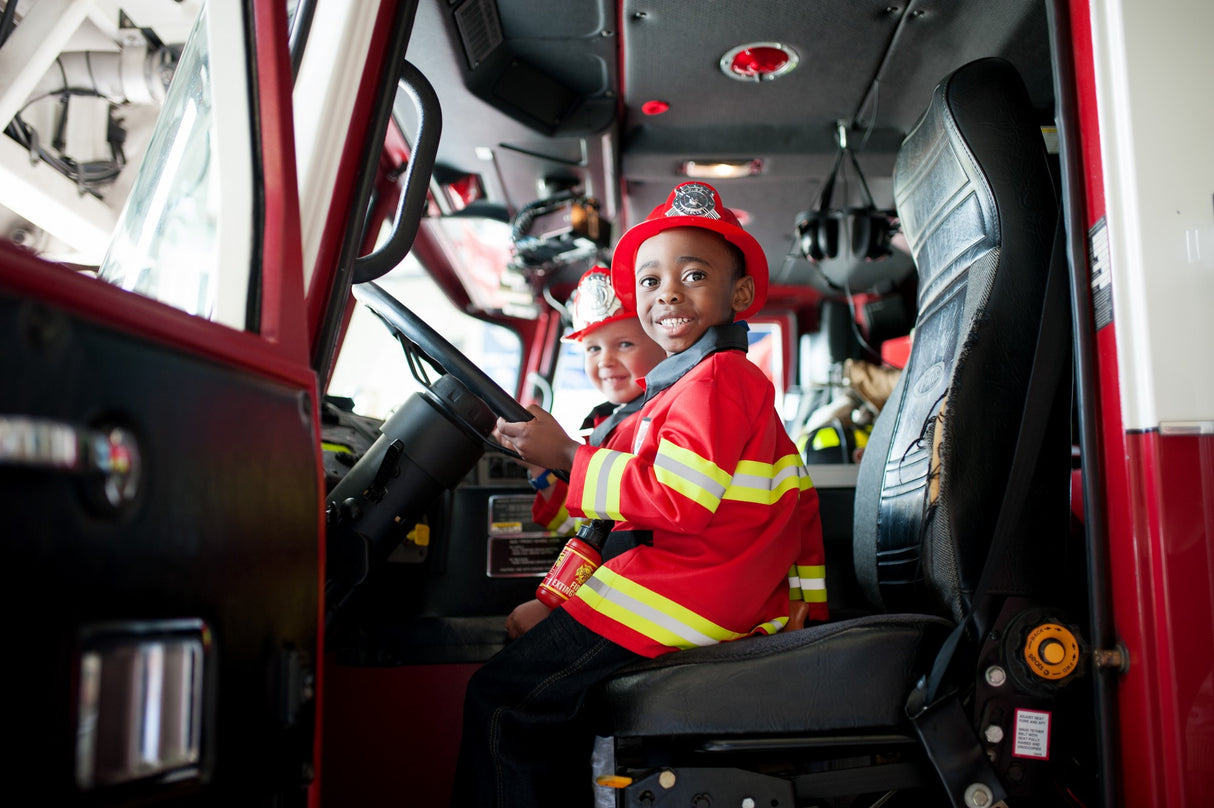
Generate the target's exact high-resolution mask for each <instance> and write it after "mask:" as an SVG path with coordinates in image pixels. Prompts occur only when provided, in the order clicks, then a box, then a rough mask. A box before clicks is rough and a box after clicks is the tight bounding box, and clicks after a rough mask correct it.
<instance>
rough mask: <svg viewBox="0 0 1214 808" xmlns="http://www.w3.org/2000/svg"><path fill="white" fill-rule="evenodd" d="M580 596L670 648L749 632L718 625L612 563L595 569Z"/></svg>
mask: <svg viewBox="0 0 1214 808" xmlns="http://www.w3.org/2000/svg"><path fill="white" fill-rule="evenodd" d="M587 589H589V590H590V591H589V592H587V591H586V590H587ZM592 593H593V594H592ZM577 597H578V598H579V599H580V600H582V601H583V602H584V603H585V604H586V605H587V606H589V607H590V608H592V609H594V610H595V611H596V612H598V613H599V614H602V615H604V616H606V617H610V618H611V619H612V620H615V621H616V622H618V623H622V624H623V625H625V626H627V627H628V628H631V629H632V630H634V631H637V632H639V633H640V634H643V635H645V636H646V637H648V638H650V639H651V640H654V641H655V642H659V643H661V644H662V645H665V646H667V647H670V648H684V649H685V648H694V647H696V646H704V645H715V644H716V643H719V642H725V641H727V640H736V639H737V638H739V637H744V636H746V635H745V634H744V633H740V632H736V631H730V630H729V629H726V628H723V627H721V626H718V625H717V624H716V623H713V622H712V621H711V620H708V619H707V618H704V617H702V616H700V615H698V614H696V613H695V612H693V611H691V610H690V609H688V608H687V607H686V606H681V605H679V604H678V603H675V602H674V601H673V600H671V599H670V598H667V597H665V596H663V595H659V594H658V593H657V592H654V591H653V590H651V589H647V588H645V587H644V586H641V585H640V584H638V583H636V582H635V581H630V580H628V579H627V578H625V577H624V576H622V575H619V574H618V573H616V572H613V571H612V570H611V569H609V568H608V567H599V568H598V569H597V570H595V573H594V575H593V576H592V577H591V578H590V580H588V581H587V582H586V583H585V584H583V586H582V587H581V589H579V590H578V594H577Z"/></svg>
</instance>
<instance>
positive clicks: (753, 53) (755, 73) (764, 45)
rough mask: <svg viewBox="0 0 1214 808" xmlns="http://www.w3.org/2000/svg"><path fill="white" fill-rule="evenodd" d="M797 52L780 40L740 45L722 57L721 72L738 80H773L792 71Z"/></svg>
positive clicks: (796, 60) (795, 64)
mask: <svg viewBox="0 0 1214 808" xmlns="http://www.w3.org/2000/svg"><path fill="white" fill-rule="evenodd" d="M798 61H800V60H799V59H798V57H797V52H796V51H795V50H793V49H792V48H790V47H789V46H788V45H784V44H782V43H779V42H752V43H750V44H749V45H739V46H738V47H736V48H733V49H732V50H730V51H728V52H727V53H726V54H725V55H724V56H722V57H721V72H722V73H724V74H725V75H726V76H729V77H730V78H731V79H737V80H738V81H755V82H758V81H771V80H772V79H776V78H779V77H780V76H783V75H785V74H787V73H789V72H791V71H792V69H793V68H794V67H796V66H797V62H798Z"/></svg>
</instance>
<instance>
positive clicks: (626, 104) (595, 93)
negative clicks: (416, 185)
mask: <svg viewBox="0 0 1214 808" xmlns="http://www.w3.org/2000/svg"><path fill="white" fill-rule="evenodd" d="M1045 11H1046V10H1045V4H1044V2H1036V1H1035V0H1033V1H1030V0H1002V1H1001V2H982V3H957V2H954V1H953V0H909V2H906V1H905V0H894V1H893V2H890V0H812V2H807V1H806V0H763V2H755V0H622V1H621V2H618V3H617V2H612V1H611V0H599V2H582V3H570V2H568V0H511V1H510V2H503V3H494V2H493V0H462V1H461V2H446V0H424V1H423V2H422V4H421V7H420V8H419V11H418V15H417V20H416V24H415V28H414V36H413V41H412V43H411V45H410V47H409V52H408V58H409V59H410V61H413V62H414V64H416V65H418V67H420V68H421V69H422V71H423V72H424V73H425V74H426V75H427V76H428V77H429V79H430V80H431V82H432V83H433V84H434V85H435V89H436V91H437V92H438V95H439V99H440V101H441V103H442V105H443V110H444V119H445V121H446V122H447V123H446V125H445V127H444V134H443V141H442V143H441V145H440V148H439V163H440V165H443V166H446V167H449V168H453V169H456V170H458V171H463V172H469V173H476V174H480V175H482V176H483V177H484V178H485V184H486V186H487V188H488V190H489V193H490V195H491V196H492V197H493V201H495V202H497V203H500V204H502V205H505V206H506V208H507V209H508V210H509V211H511V212H513V211H516V210H517V209H518V208H520V207H521V206H523V205H525V204H527V203H528V202H531V201H534V200H535V199H537V198H539V197H540V196H541V195H542V194H543V188H542V186H540V185H539V184H538V181H539V180H540V179H541V178H543V177H544V176H557V177H567V178H571V179H574V180H577V181H579V182H581V183H582V184H583V187H584V189H585V191H586V192H587V193H589V194H591V195H594V196H598V197H599V198H600V199H602V200H603V201H604V202H605V203H606V204H605V211H604V212H605V213H606V215H607V216H608V217H610V218H614V219H615V232H616V234H617V235H618V233H619V232H622V229H623V228H625V227H627V226H628V225H629V224H631V223H632V222H633V221H634V220H636V219H639V218H643V217H644V215H645V214H646V213H648V211H649V210H650V209H651V208H652V207H654V206H655V205H657V204H659V203H660V202H661V201H662V200H663V199H664V198H665V196H666V194H667V193H668V192H669V190H670V188H671V186H672V185H673V184H674V183H675V182H677V181H679V180H680V179H681V175H680V174H679V167H680V165H681V164H682V162H683V161H684V160H687V159H708V158H717V159H743V158H745V159H750V158H757V159H761V160H763V161H764V166H765V169H764V172H763V173H762V174H760V175H759V176H757V177H752V178H748V179H743V180H731V181H721V182H719V183H718V187H720V188H721V190H722V194H723V196H724V197H725V200H726V203H727V204H729V205H730V206H731V207H738V208H742V209H744V210H745V211H747V212H748V213H749V214H750V218H751V224H750V225H749V229H750V230H751V232H753V233H754V234H755V235H756V237H757V238H759V240H760V242H761V243H763V245H764V247H765V249H766V250H767V252H768V256H769V259H770V260H772V262H773V267H775V266H777V265H778V263H779V260H780V259H781V258H782V257H783V256H784V255H785V254H786V253H787V252H788V250H789V247H790V245H791V243H792V224H793V222H792V217H793V215H794V214H795V212H796V211H798V210H805V209H808V208H809V207H811V206H812V204H813V202H814V200H815V198H816V195H817V194H818V191H819V188H820V187H821V184H822V182H823V181H824V179H825V176H826V175H827V174H828V172H829V171H830V168H831V166H832V164H833V162H834V154H835V149H836V140H835V131H836V122H837V121H840V120H842V121H845V122H847V123H848V124H849V125H850V126H851V127H852V128H851V133H852V134H851V140H852V145H853V147H856V148H857V151H858V152H859V157H860V163H861V165H862V167H863V169H864V171H865V173H866V176H867V178H868V182H869V184H870V186H871V187H872V190H873V193H874V195H875V196H876V197H877V200H876V201H877V204H878V205H880V206H892V196H891V184H890V181H889V180H890V174H891V173H892V168H893V160H894V154H895V152H896V150H897V147H898V145H899V143H900V142H901V139H902V137H903V136H905V134H906V133H907V132H908V131H909V130H910V129H911V128H912V127H913V125H914V124H915V122H916V120H917V119H918V116H919V114H920V113H921V111H922V110H923V108H924V107H925V106H926V104H927V101H928V99H929V97H930V94H931V91H932V89H933V88H934V87H935V85H936V83H937V82H938V81H939V80H940V79H941V78H943V77H944V76H945V75H947V74H948V73H949V72H950V71H952V70H953V69H955V68H957V67H959V66H961V65H962V64H965V63H966V62H969V61H971V60H973V59H977V58H981V57H984V56H992V55H997V56H1002V57H1004V58H1006V59H1008V60H1009V61H1011V62H1012V63H1013V64H1014V65H1015V66H1016V67H1017V68H1018V69H1019V70H1020V72H1021V74H1022V75H1023V77H1024V79H1025V81H1026V83H1027V85H1028V88H1029V92H1030V96H1031V97H1032V99H1033V101H1034V104H1035V106H1037V108H1038V109H1039V110H1040V112H1041V118H1042V123H1048V122H1049V121H1050V120H1051V119H1052V110H1053V99H1052V79H1051V73H1050V58H1049V44H1048V35H1047V27H1046V13H1045ZM495 21H496V24H497V25H498V26H500V27H499V29H497V30H495V29H493V25H494V22H495ZM757 42H779V43H782V44H784V45H787V46H789V47H791V48H792V49H793V50H794V51H795V52H796V53H797V55H798V57H799V65H798V66H797V68H796V69H795V70H793V71H792V72H791V73H789V74H788V75H787V76H784V77H781V78H779V79H777V80H775V81H769V82H761V83H753V82H742V81H737V80H734V79H731V78H728V77H727V76H725V75H724V74H723V73H722V72H721V70H720V68H719V66H718V64H719V61H720V59H721V56H722V55H723V54H724V53H725V52H727V51H728V50H730V49H731V48H734V47H736V46H739V45H743V44H747V43H757ZM470 49H471V50H470ZM651 100H659V101H664V102H666V103H667V104H669V105H670V107H669V111H667V112H666V113H664V114H662V115H645V114H643V112H642V111H641V106H642V104H644V103H645V102H646V101H651ZM470 124H471V125H470ZM406 130H407V127H406ZM407 131H408V130H407ZM478 149H479V151H478ZM490 153H491V154H492V155H493V160H492V161H489V160H487V159H485V158H486V157H488V156H489V155H490Z"/></svg>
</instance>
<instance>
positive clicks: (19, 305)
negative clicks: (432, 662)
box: [0, 3, 323, 805]
mask: <svg viewBox="0 0 1214 808" xmlns="http://www.w3.org/2000/svg"><path fill="white" fill-rule="evenodd" d="M286 6H287V4H285V3H258V4H246V3H212V4H210V5H209V6H208V7H207V8H206V9H205V10H204V11H203V13H202V15H201V16H200V17H199V20H198V22H197V24H196V26H195V28H194V31H193V33H192V34H191V37H190V43H189V45H188V46H187V48H186V50H185V52H184V54H183V56H182V59H181V62H180V64H179V66H178V70H177V75H176V78H175V79H174V82H173V84H172V87H171V89H170V91H169V97H168V98H167V99H166V102H165V107H164V110H163V113H162V116H161V119H160V123H159V124H158V125H157V128H156V131H155V133H154V134H153V136H152V140H151V145H150V147H149V149H148V155H149V157H148V159H147V160H146V162H145V164H144V166H143V168H142V169H141V171H140V175H139V178H138V179H137V180H136V182H135V185H134V187H133V190H132V192H131V196H130V199H129V202H128V203H127V207H126V209H125V212H124V213H123V215H122V217H121V219H120V222H119V225H118V230H117V232H116V235H115V240H114V242H113V244H112V245H111V247H110V250H109V253H108V254H107V256H106V259H105V261H104V262H103V264H102V265H101V266H100V267H99V268H97V269H96V271H93V270H81V269H79V268H75V267H72V268H69V267H65V266H63V265H55V264H51V263H48V262H45V261H43V260H41V259H39V258H37V257H34V256H33V255H30V254H28V253H25V252H23V251H22V250H21V249H19V248H17V247H15V246H13V245H12V244H9V243H4V244H0V508H2V510H3V512H4V517H3V522H2V523H0V547H2V548H3V554H4V555H3V558H4V561H3V569H4V572H5V575H4V585H3V586H2V587H0V591H2V594H0V604H2V605H3V611H4V614H5V615H6V617H7V620H6V623H7V626H6V631H5V632H4V638H3V642H4V647H5V651H4V660H5V661H4V665H3V670H4V672H3V674H0V678H2V680H3V684H4V687H3V692H4V693H5V694H6V695H7V701H8V704H7V706H6V709H5V720H4V727H5V731H6V733H7V734H8V736H9V739H10V741H12V742H13V743H11V744H10V749H11V750H13V751H10V752H9V753H8V754H7V755H6V771H7V772H9V773H10V776H11V777H12V778H13V779H14V780H17V779H19V780H20V781H22V782H23V783H25V784H26V786H27V788H36V789H37V791H38V793H39V795H40V797H41V798H42V800H41V801H44V802H48V803H52V804H69V803H71V804H75V803H77V802H79V803H87V804H90V805H113V804H120V803H121V804H134V803H138V804H161V803H163V802H172V803H173V804H189V805H200V804H208V805H219V804H233V803H239V804H271V803H273V804H291V803H295V804H301V803H302V802H303V801H304V800H305V799H306V797H307V793H308V788H309V785H308V784H309V781H310V780H311V778H312V773H313V762H314V755H313V748H314V728H313V720H312V717H313V713H314V708H313V703H314V699H313V693H314V692H315V683H314V682H313V677H314V672H315V670H316V659H317V656H318V628H317V627H318V619H317V618H318V612H319V604H318V600H319V596H318V586H319V581H320V570H319V559H320V553H321V546H322V520H321V510H322V506H323V502H322V501H323V497H322V494H321V490H322V489H321V476H320V464H319V454H320V449H319V437H318V429H317V398H318V395H317V389H316V377H315V373H314V372H313V371H312V369H311V368H310V366H309V361H308V354H309V348H308V341H307V334H306V327H305V324H304V303H303V301H304V292H303V273H302V270H301V257H300V255H301V250H300V236H299V212H298V208H299V203H298V195H297V193H296V181H295V162H294V161H295V155H294V147H293V145H292V141H291V139H290V132H291V104H290V91H291V67H290V59H289V55H288V50H287V31H288V28H287V18H286V10H285V8H286ZM250 66H251V67H252V72H250V70H249V68H250ZM250 75H252V76H255V79H254V80H252V81H250V78H249V77H250Z"/></svg>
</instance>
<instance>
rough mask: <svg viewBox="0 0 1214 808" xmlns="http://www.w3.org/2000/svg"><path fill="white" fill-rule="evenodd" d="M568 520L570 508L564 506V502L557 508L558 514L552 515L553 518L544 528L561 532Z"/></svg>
mask: <svg viewBox="0 0 1214 808" xmlns="http://www.w3.org/2000/svg"><path fill="white" fill-rule="evenodd" d="M568 521H569V509H568V508H566V507H565V506H564V504H562V505H561V507H560V508H559V509H558V510H557V512H556V516H554V517H552V519H550V520H549V521H548V524H546V525H544V529H545V530H555V531H558V532H559V531H560V529H561V526H562V525H564V524H565V523H566V522H568Z"/></svg>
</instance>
